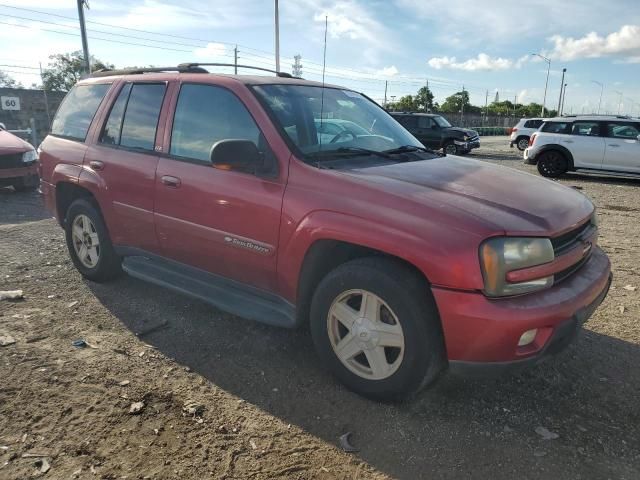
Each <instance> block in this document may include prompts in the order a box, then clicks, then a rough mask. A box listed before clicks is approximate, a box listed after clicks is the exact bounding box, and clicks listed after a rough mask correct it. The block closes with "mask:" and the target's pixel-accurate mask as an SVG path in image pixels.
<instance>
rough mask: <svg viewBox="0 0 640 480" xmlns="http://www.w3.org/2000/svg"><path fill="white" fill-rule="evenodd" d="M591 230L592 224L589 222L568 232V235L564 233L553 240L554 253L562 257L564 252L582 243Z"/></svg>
mask: <svg viewBox="0 0 640 480" xmlns="http://www.w3.org/2000/svg"><path fill="white" fill-rule="evenodd" d="M590 228H591V222H590V221H589V220H587V221H586V222H585V223H583V224H582V225H580V226H579V227H577V228H574V229H573V230H570V231H568V232H567V233H563V234H562V235H560V236H559V237H555V238H552V239H551V245H553V251H554V253H555V254H556V257H557V256H558V255H562V253H563V252H565V251H567V250H569V249H571V248H572V247H573V246H574V245H575V244H576V243H579V242H581V241H582V237H583V235H584V234H585V233H586V232H587V231H588V230H589V229H590Z"/></svg>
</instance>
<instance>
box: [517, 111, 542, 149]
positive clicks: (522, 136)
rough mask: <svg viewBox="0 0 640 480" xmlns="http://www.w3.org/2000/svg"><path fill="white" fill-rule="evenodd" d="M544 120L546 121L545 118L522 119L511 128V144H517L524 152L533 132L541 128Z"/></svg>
mask: <svg viewBox="0 0 640 480" xmlns="http://www.w3.org/2000/svg"><path fill="white" fill-rule="evenodd" d="M542 122H544V118H523V119H522V120H520V121H519V122H518V124H517V125H516V126H515V127H513V130H511V138H510V139H509V140H510V142H509V146H510V147H511V148H513V145H515V146H516V147H518V150H520V151H521V152H522V151H523V150H524V149H526V148H527V145H529V138H531V135H532V134H533V132H535V131H536V130H538V129H539V128H540V125H542Z"/></svg>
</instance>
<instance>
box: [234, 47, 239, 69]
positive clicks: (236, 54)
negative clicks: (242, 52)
mask: <svg viewBox="0 0 640 480" xmlns="http://www.w3.org/2000/svg"><path fill="white" fill-rule="evenodd" d="M233 71H234V73H235V74H236V75H237V74H238V45H236V46H235V47H234V49H233Z"/></svg>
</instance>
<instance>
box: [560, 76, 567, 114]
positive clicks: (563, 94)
mask: <svg viewBox="0 0 640 480" xmlns="http://www.w3.org/2000/svg"><path fill="white" fill-rule="evenodd" d="M566 96H567V84H566V83H565V84H564V87H563V89H562V105H560V116H562V114H563V113H564V99H565V97H566Z"/></svg>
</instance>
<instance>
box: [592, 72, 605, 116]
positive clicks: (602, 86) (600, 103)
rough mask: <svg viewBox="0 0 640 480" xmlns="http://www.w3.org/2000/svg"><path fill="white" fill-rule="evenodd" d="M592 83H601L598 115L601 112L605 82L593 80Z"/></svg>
mask: <svg viewBox="0 0 640 480" xmlns="http://www.w3.org/2000/svg"><path fill="white" fill-rule="evenodd" d="M591 83H595V84H596V85H600V100H598V115H599V114H600V106H601V105H602V92H604V84H602V83H600V82H598V81H596V80H591Z"/></svg>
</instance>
